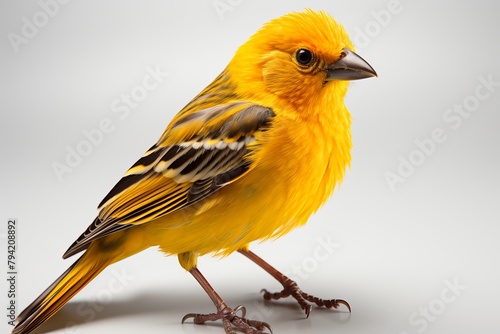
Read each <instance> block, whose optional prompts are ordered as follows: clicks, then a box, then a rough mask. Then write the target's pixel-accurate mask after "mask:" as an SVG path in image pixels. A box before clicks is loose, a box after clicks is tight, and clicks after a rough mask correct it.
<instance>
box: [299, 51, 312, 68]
mask: <svg viewBox="0 0 500 334" xmlns="http://www.w3.org/2000/svg"><path fill="white" fill-rule="evenodd" d="M295 59H296V60H297V63H299V65H301V66H310V65H311V64H312V63H313V62H314V55H313V53H312V52H311V51H309V50H307V49H299V50H297V52H296V53H295Z"/></svg>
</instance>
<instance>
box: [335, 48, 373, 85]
mask: <svg viewBox="0 0 500 334" xmlns="http://www.w3.org/2000/svg"><path fill="white" fill-rule="evenodd" d="M326 71H327V75H326V81H331V80H358V79H365V78H371V77H376V76H377V72H375V70H374V69H373V68H372V67H371V66H370V64H368V63H367V62H366V61H365V60H364V59H363V58H361V57H360V56H358V55H357V54H356V53H355V52H353V51H351V50H349V49H346V48H343V49H342V57H341V58H340V59H339V60H337V61H336V62H334V63H332V64H330V65H328V66H327V68H326Z"/></svg>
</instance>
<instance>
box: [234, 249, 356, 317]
mask: <svg viewBox="0 0 500 334" xmlns="http://www.w3.org/2000/svg"><path fill="white" fill-rule="evenodd" d="M239 252H240V253H241V254H243V255H245V256H246V257H247V258H249V259H250V260H252V261H253V262H255V263H256V264H258V265H259V266H260V267H261V268H262V269H264V270H265V271H267V272H268V273H269V274H270V275H271V276H273V277H274V278H275V279H276V280H278V282H280V283H281V285H283V291H281V292H275V293H271V292H269V291H267V290H265V289H264V290H262V291H263V292H264V299H265V300H271V299H280V298H285V297H288V296H292V297H293V298H295V299H296V300H297V302H298V303H299V305H300V307H301V308H302V309H303V310H304V311H305V313H306V316H307V317H309V314H310V313H311V309H312V306H311V303H314V304H316V305H318V306H319V307H326V308H335V309H337V308H339V306H340V305H345V306H346V307H347V309H348V310H349V312H351V306H349V303H348V302H346V301H345V300H343V299H320V298H317V297H314V296H312V295H310V294H307V293H305V292H303V291H302V290H300V288H299V286H298V285H297V283H295V282H294V281H293V280H291V279H290V278H288V277H286V276H285V275H283V274H282V273H280V272H279V271H278V270H276V269H275V268H274V267H272V266H271V265H270V264H269V263H267V262H266V261H264V260H263V259H262V258H260V257H259V256H257V255H256V254H255V253H253V252H252V251H249V250H246V249H240V250H239Z"/></svg>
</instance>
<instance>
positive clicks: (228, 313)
mask: <svg viewBox="0 0 500 334" xmlns="http://www.w3.org/2000/svg"><path fill="white" fill-rule="evenodd" d="M218 308H219V310H218V311H217V313H209V314H197V313H189V314H186V315H185V316H184V318H182V323H184V321H186V320H187V319H189V318H193V322H194V323H195V324H199V325H202V324H204V323H205V322H206V321H217V320H222V324H223V325H224V330H225V331H226V334H235V332H234V330H233V329H235V330H238V331H240V332H243V333H245V334H265V332H264V331H265V330H266V329H267V330H269V332H271V334H272V332H273V331H272V330H271V326H269V324H268V323H266V322H262V321H257V320H251V319H246V318H245V315H246V310H245V307H244V306H241V305H240V306H238V307H236V308H235V309H234V310H233V309H232V308H230V307H228V306H226V305H225V304H222V305H220V306H219V307H218ZM238 311H241V313H242V314H241V317H240V316H237V315H236V313H238Z"/></svg>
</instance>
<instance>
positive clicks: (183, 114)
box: [12, 9, 377, 334]
mask: <svg viewBox="0 0 500 334" xmlns="http://www.w3.org/2000/svg"><path fill="white" fill-rule="evenodd" d="M376 76H377V73H376V72H375V70H374V69H373V68H372V67H371V66H370V65H369V63H368V62H367V61H365V60H364V59H363V58H362V57H361V56H359V55H358V54H357V53H355V49H354V46H353V44H352V42H351V40H350V39H349V36H348V34H347V32H346V30H345V28H344V27H343V26H342V25H341V24H340V23H338V22H337V21H336V20H335V19H334V18H333V17H332V16H331V15H330V14H328V13H327V12H325V11H315V10H312V9H304V10H303V11H296V12H290V13H287V14H284V15H282V16H280V17H278V18H275V19H273V20H271V21H269V22H267V23H265V24H264V25H263V26H262V27H261V28H260V29H258V30H257V31H256V33H254V34H253V35H252V36H251V37H250V38H249V39H248V40H247V41H246V42H245V43H243V44H242V45H241V46H240V47H239V48H238V49H237V50H236V52H235V53H234V55H233V57H232V59H231V60H230V61H229V63H228V65H227V66H226V67H225V68H224V69H223V70H222V72H221V73H220V74H219V75H218V76H217V77H216V78H215V80H214V81H213V82H212V83H210V84H209V85H208V86H207V87H206V88H205V89H203V90H202V91H201V92H200V93H199V94H198V95H196V96H195V97H194V98H193V99H192V100H191V101H190V102H189V103H188V104H187V105H186V106H185V107H184V108H182V109H181V110H180V111H179V112H178V113H177V114H176V115H175V116H174V117H173V119H172V120H171V122H170V123H169V125H168V126H167V128H166V129H165V131H164V132H163V133H162V134H161V136H160V138H159V139H158V141H157V142H156V143H155V144H154V145H153V146H151V148H149V149H148V150H147V151H146V152H145V153H144V155H143V156H142V157H140V159H139V160H137V162H136V163H135V164H133V165H132V166H131V167H130V168H129V169H128V170H127V171H126V173H125V174H124V176H123V177H122V178H121V179H120V180H119V181H118V182H117V183H116V185H115V186H114V187H113V188H112V189H111V190H110V192H109V193H108V194H107V195H106V196H105V197H104V199H103V200H102V201H101V203H100V204H99V206H98V214H97V217H96V218H95V220H94V221H93V222H92V223H91V224H90V226H89V227H88V228H87V229H86V230H85V231H84V232H83V233H82V234H81V235H80V236H79V237H78V238H77V240H76V241H75V242H74V243H73V244H72V245H71V246H70V247H69V248H68V250H67V251H66V252H65V253H64V255H63V258H64V259H66V258H69V257H71V256H74V255H76V254H78V253H81V252H84V253H83V255H81V257H79V258H78V259H77V260H76V261H75V262H74V263H73V264H72V265H71V266H70V267H69V268H68V269H67V270H66V271H65V272H64V273H63V274H62V275H61V276H60V277H59V278H58V279H57V280H56V281H55V282H54V283H53V284H52V285H50V286H49V287H48V288H47V289H46V290H45V291H44V292H43V293H42V294H41V295H40V296H39V297H38V298H36V299H35V300H34V301H33V302H32V303H31V304H30V305H29V306H27V307H26V309H25V310H24V311H22V312H21V313H20V314H19V315H18V317H17V319H16V325H15V327H14V328H13V330H12V333H13V334H21V333H24V334H26V333H30V332H31V331H33V330H34V329H35V328H37V327H38V326H39V325H41V324H42V323H43V322H45V321H46V320H47V319H49V318H50V317H51V316H53V315H54V314H55V313H56V312H57V311H58V310H59V309H61V308H62V307H63V306H64V305H65V304H66V303H67V302H68V301H69V300H70V299H71V298H72V297H73V296H74V295H75V294H76V293H78V292H79V291H80V290H81V289H82V288H83V287H85V286H86V285H87V284H88V283H89V282H90V281H91V280H92V279H93V278H95V277H96V276H97V275H98V274H99V273H101V272H102V271H103V270H104V269H105V268H106V267H108V266H109V265H111V264H113V263H116V262H118V261H120V260H122V259H125V258H127V257H129V256H132V255H134V254H136V253H138V252H141V251H143V250H145V249H147V248H150V247H158V248H159V250H160V251H162V252H163V253H165V254H167V255H171V256H175V255H176V256H177V258H178V261H179V264H180V265H181V266H182V268H184V269H185V270H186V271H187V272H189V273H190V274H191V275H192V276H193V277H194V278H195V279H196V280H197V281H198V283H199V284H200V285H201V287H202V288H203V289H204V290H205V292H206V293H207V295H208V297H209V298H210V299H211V300H212V302H213V304H214V306H215V312H213V313H206V314H203V313H189V314H186V315H185V316H184V317H183V318H182V323H184V322H185V321H186V320H188V319H192V321H193V322H194V323H196V324H204V323H206V322H208V321H220V322H222V327H223V329H224V331H225V333H227V334H231V333H235V331H240V332H244V333H248V334H261V333H265V332H267V331H269V332H271V331H272V330H271V326H270V324H268V323H267V322H264V321H258V320H253V319H247V318H245V315H246V314H245V311H246V310H245V308H244V306H237V307H234V308H233V307H230V306H229V305H228V304H227V303H226V302H225V301H224V299H223V298H222V297H221V296H220V295H219V294H218V293H217V292H216V291H215V290H214V289H213V287H212V286H211V284H210V283H209V282H208V280H207V279H206V278H205V277H204V276H203V274H202V272H201V271H200V269H199V268H198V265H197V259H198V258H199V257H201V256H205V255H210V256H215V257H224V256H227V255H229V254H231V253H233V252H239V253H240V254H242V255H243V256H244V257H246V258H248V259H249V260H251V261H252V262H254V263H255V264H257V265H258V266H260V267H261V268H262V269H263V270H265V271H266V272H268V273H269V274H270V275H271V276H272V277H274V278H275V279H276V280H277V281H278V282H279V283H281V285H283V290H282V291H280V292H275V293H272V292H269V291H267V290H263V291H264V298H265V299H266V300H271V299H273V300H277V299H280V298H285V297H292V298H294V299H295V300H296V301H297V303H298V304H299V306H300V308H301V309H302V310H303V312H305V315H306V316H307V317H308V316H309V314H310V312H311V309H312V306H313V305H316V306H318V307H326V308H332V309H336V308H339V307H340V306H341V305H344V306H345V307H347V309H348V311H349V312H350V311H351V308H350V305H349V303H348V302H347V301H345V300H343V299H321V298H318V297H315V296H312V295H310V294H308V293H306V292H304V291H302V289H301V288H299V286H298V284H297V283H296V282H295V281H293V280H291V279H290V278H289V277H287V276H285V275H284V274H283V273H281V272H280V271H278V270H277V269H276V268H274V267H273V266H271V265H270V264H269V263H267V262H266V261H265V260H264V259H263V258H261V257H260V256H258V255H257V254H256V253H254V252H252V251H251V250H250V244H251V243H252V242H256V241H265V240H269V239H276V238H278V237H281V236H283V235H285V234H286V233H288V232H290V231H291V230H292V229H294V228H297V227H299V226H302V225H304V224H305V223H306V222H307V221H308V219H309V218H310V216H311V215H313V214H314V213H315V212H316V211H317V210H319V208H320V207H321V206H322V205H323V204H324V203H325V202H326V201H327V200H328V198H330V196H331V195H332V194H333V192H334V190H335V189H336V188H337V187H338V185H339V184H340V182H341V181H342V180H343V178H344V175H345V172H346V170H347V169H348V168H349V166H350V163H351V147H352V138H351V130H350V126H351V115H350V113H349V111H348V110H347V108H346V106H345V103H344V97H345V95H346V93H347V88H348V84H349V82H350V81H351V80H358V79H364V78H370V77H376Z"/></svg>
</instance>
